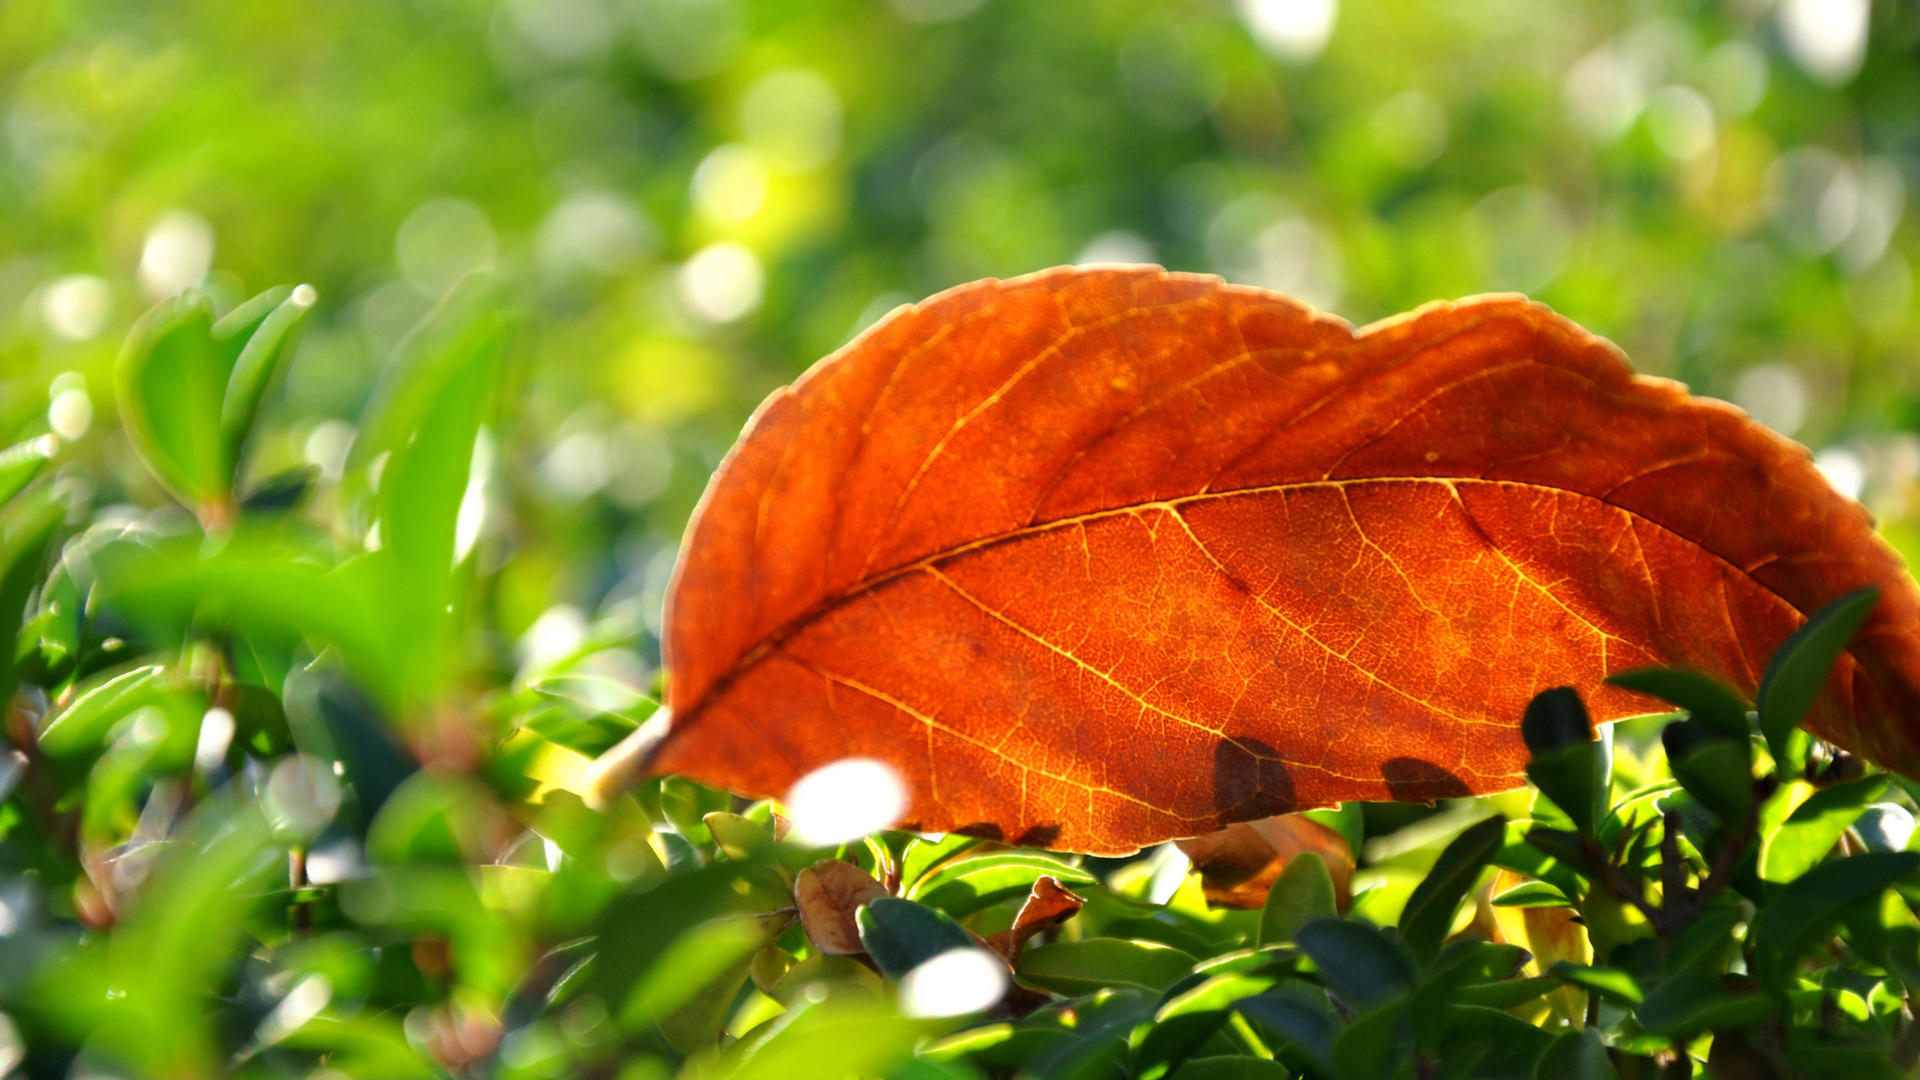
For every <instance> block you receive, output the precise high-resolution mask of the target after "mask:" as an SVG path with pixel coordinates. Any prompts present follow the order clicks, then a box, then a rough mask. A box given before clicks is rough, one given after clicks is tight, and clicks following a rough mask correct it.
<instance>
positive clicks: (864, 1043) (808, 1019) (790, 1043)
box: [704, 996, 928, 1080]
mask: <svg viewBox="0 0 1920 1080" xmlns="http://www.w3.org/2000/svg"><path fill="white" fill-rule="evenodd" d="M773 1025H774V1027H773V1030H772V1033H771V1034H770V1035H769V1036H768V1037H766V1038H764V1039H761V1040H758V1041H755V1042H751V1043H743V1044H741V1045H740V1050H741V1051H742V1053H741V1055H740V1057H739V1058H737V1059H735V1060H734V1061H731V1062H728V1063H726V1064H723V1065H722V1066H721V1067H720V1068H717V1069H710V1070H707V1071H706V1072H705V1073H704V1075H708V1076H713V1077H726V1078H729V1080H793V1078H794V1077H797V1076H820V1075H822V1071H821V1070H822V1067H823V1065H826V1064H827V1063H831V1064H830V1065H829V1066H827V1067H828V1068H829V1069H830V1072H828V1073H827V1074H826V1075H831V1076H834V1077H839V1076H884V1075H886V1074H887V1073H889V1072H891V1071H892V1070H893V1069H894V1068H895V1067H896V1066H898V1065H900V1064H902V1063H904V1062H905V1061H906V1060H907V1059H908V1058H909V1057H911V1056H912V1054H913V1047H914V1044H915V1043H916V1042H918V1041H919V1040H920V1038H921V1036H922V1035H924V1034H925V1033H926V1031H927V1030H928V1026H927V1025H926V1024H925V1023H922V1022H919V1021H914V1020H909V1019H906V1018H905V1017H902V1016H901V1015H900V1014H899V1013H897V1012H895V1011H893V1009H892V1008H891V1007H889V1006H887V1005H885V1004H884V1003H881V1002H877V1001H872V1000H862V999H860V998H858V997H852V996H849V997H848V998H846V999H839V998H828V999H827V1000H826V1001H823V1002H821V1003H819V1004H817V1005H812V1006H809V1007H807V1008H804V1009H800V1010H797V1011H795V1012H791V1013H788V1014H786V1015H785V1016H783V1017H780V1018H779V1019H776V1020H774V1021H773ZM728 1066H730V1067H728Z"/></svg>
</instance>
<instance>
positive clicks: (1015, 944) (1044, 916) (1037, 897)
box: [986, 874, 1087, 966]
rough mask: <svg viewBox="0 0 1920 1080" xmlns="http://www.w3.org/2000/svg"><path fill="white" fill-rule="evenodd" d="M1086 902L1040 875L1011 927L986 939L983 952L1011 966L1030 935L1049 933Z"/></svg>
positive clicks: (1062, 886)
mask: <svg viewBox="0 0 1920 1080" xmlns="http://www.w3.org/2000/svg"><path fill="white" fill-rule="evenodd" d="M1086 902H1087V901H1086V899H1085V898H1084V897H1081V896H1078V895H1075V893H1074V892H1073V890H1071V889H1069V888H1067V887H1066V886H1065V885H1062V884H1060V879H1059V878H1056V877H1054V876H1052V875H1050V874H1047V875H1042V876H1041V877H1039V878H1037V879H1035V881H1034V883H1033V888H1032V889H1031V890H1030V891H1029V892H1028V893H1027V898H1026V900H1024V901H1022V902H1021V904H1020V911H1019V913H1018V914H1016V915H1015V916H1014V917H1013V925H1012V926H1011V927H1008V928H1007V929H1005V930H1002V931H1001V932H1000V933H998V934H995V935H993V936H992V937H989V938H987V939H986V945H987V948H989V949H992V950H993V951H994V952H996V953H998V954H999V955H1000V958H1001V959H1003V960H1005V961H1006V962H1007V963H1008V965H1009V966H1011V965H1012V964H1014V963H1016V962H1018V961H1019V959H1020V950H1022V949H1024V948H1026V946H1027V942H1028V941H1029V940H1030V939H1032V937H1033V935H1035V934H1038V933H1040V932H1041V931H1042V930H1052V929H1053V928H1055V927H1057V926H1059V925H1060V924H1061V923H1064V922H1066V921H1067V920H1068V919H1071V918H1073V917H1074V916H1075V915H1077V914H1079V913H1080V908H1081V907H1082V906H1083V905H1084V904H1086Z"/></svg>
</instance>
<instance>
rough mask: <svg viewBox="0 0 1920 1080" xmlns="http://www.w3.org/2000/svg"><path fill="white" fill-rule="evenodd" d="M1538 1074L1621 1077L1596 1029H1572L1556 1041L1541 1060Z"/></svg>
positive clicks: (1560, 1079)
mask: <svg viewBox="0 0 1920 1080" xmlns="http://www.w3.org/2000/svg"><path fill="white" fill-rule="evenodd" d="M1537 1075H1539V1076H1540V1077H1542V1078H1543V1080H1545V1078H1548V1077H1551V1078H1553V1080H1619V1076H1620V1074H1619V1073H1618V1072H1616V1071H1615V1070H1614V1067H1613V1059H1612V1058H1609V1057H1608V1056H1607V1044H1606V1043H1603V1042H1601V1041H1600V1033H1599V1032H1598V1031H1596V1030H1594V1029H1593V1028H1586V1029H1584V1030H1581V1031H1569V1032H1566V1033H1565V1034H1563V1035H1561V1036H1560V1037H1559V1038H1557V1039H1555V1040H1554V1041H1553V1045H1552V1046H1551V1047H1548V1049H1547V1052H1546V1054H1545V1055H1544V1056H1542V1057H1541V1059H1540V1068H1539V1070H1538V1073H1537Z"/></svg>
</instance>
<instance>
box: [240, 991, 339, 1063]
mask: <svg viewBox="0 0 1920 1080" xmlns="http://www.w3.org/2000/svg"><path fill="white" fill-rule="evenodd" d="M332 1000H333V984H332V983H330V982H328V981H327V977H326V976H325V975H309V976H307V977H306V978H304V979H301V980H300V981H299V982H298V983H296V984H294V987H293V989H292V990H289V991H287V996H286V997H283V998H281V999H280V1004H278V1005H275V1006H274V1007H273V1011H272V1012H270V1013H268V1014H267V1018H266V1019H265V1020H262V1021H260V1027H259V1029H258V1030H257V1031H256V1032H255V1033H254V1038H255V1040H256V1041H258V1042H259V1043H260V1044H261V1045H262V1046H271V1045H273V1044H274V1043H277V1042H279V1041H280V1040H281V1039H284V1038H286V1037H287V1036H289V1035H291V1034H293V1033H294V1032H296V1031H299V1030H300V1029H301V1028H303V1027H306V1026H307V1022H308V1021H310V1020H312V1019H313V1018H314V1017H316V1016H319V1015H320V1013H321V1011H322V1010H324V1009H325V1008H326V1007H327V1003H328V1002H330V1001H332Z"/></svg>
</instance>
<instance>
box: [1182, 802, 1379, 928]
mask: <svg viewBox="0 0 1920 1080" xmlns="http://www.w3.org/2000/svg"><path fill="white" fill-rule="evenodd" d="M1180 850H1181V851H1183V852H1185V853H1186V856H1187V858H1188V860H1190V861H1191V862H1192V863H1193V868H1194V869H1195V870H1198V871H1199V872H1200V886H1201V888H1202V889H1203V890H1204V891H1205V892H1206V897H1207V902H1208V903H1210V904H1218V905H1221V906H1224V907H1239V908H1257V907H1259V906H1260V905H1262V904H1264V903H1266V902H1267V893H1268V891H1269V890H1271V889H1272V888H1273V883H1274V882H1275V881H1277V880H1279V878H1280V872H1281V871H1282V870H1285V869H1286V868H1287V863H1288V862H1290V861H1292V860H1293V859H1294V858H1295V857H1296V856H1298V855H1300V854H1302V853H1304V852H1309V851H1310V852H1313V853H1314V854H1316V855H1318V856H1320V859H1321V861H1322V862H1324V863H1326V864H1327V874H1328V876H1330V877H1331V878H1333V896H1334V900H1335V902H1336V903H1337V904H1338V905H1339V907H1340V910H1341V911H1345V910H1347V905H1348V904H1350V903H1351V902H1352V900H1353V866H1354V858H1353V850H1352V849H1351V848H1349V847H1348V846H1347V838H1346V837H1344V836H1341V835H1340V833H1339V832H1338V831H1337V830H1334V829H1329V828H1327V827H1326V826H1325V825H1322V824H1320V823H1319V822H1317V821H1313V820H1311V819H1309V818H1307V817H1304V816H1302V815H1300V814H1279V815H1276V816H1274V817H1270V818H1260V819H1259V820H1257V821H1241V822H1236V823H1234V824H1232V825H1229V826H1227V827H1226V828H1225V829H1221V830H1219V831H1217V832H1211V833H1207V834H1205V835H1202V836H1195V837H1191V838H1189V839H1186V840H1182V841H1180Z"/></svg>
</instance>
